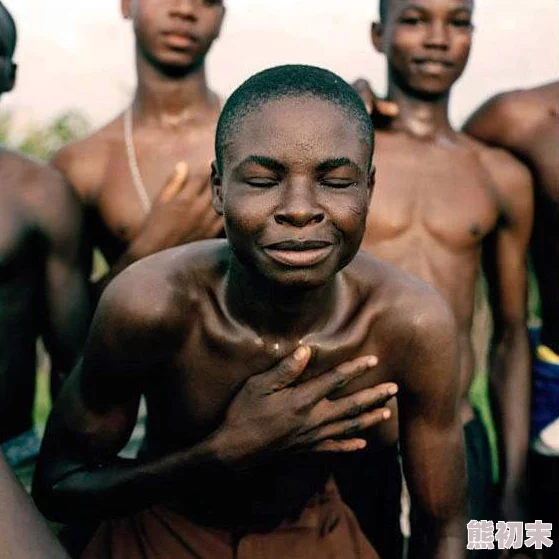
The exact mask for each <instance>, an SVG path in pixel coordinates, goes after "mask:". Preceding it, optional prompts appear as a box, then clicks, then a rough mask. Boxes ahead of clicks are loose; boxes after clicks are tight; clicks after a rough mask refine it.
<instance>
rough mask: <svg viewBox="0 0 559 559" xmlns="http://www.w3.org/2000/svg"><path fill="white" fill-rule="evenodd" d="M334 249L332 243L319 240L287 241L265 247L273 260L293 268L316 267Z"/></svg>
mask: <svg viewBox="0 0 559 559" xmlns="http://www.w3.org/2000/svg"><path fill="white" fill-rule="evenodd" d="M332 249H333V245H332V243H329V242H327V241H318V240H307V241H296V240H295V241H294V240H287V241H281V242H278V243H272V244H270V245H267V246H265V247H264V251H265V252H266V254H267V255H268V256H269V257H270V258H271V259H272V260H275V261H276V262H278V263H280V264H283V265H285V266H289V267H293V268H304V267H309V266H315V265H316V264H319V263H321V262H323V261H324V260H326V258H328V256H330V253H331V252H332Z"/></svg>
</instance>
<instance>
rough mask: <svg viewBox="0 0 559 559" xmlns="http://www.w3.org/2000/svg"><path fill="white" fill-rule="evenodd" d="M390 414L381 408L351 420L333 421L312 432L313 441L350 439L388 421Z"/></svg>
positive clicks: (387, 410)
mask: <svg viewBox="0 0 559 559" xmlns="http://www.w3.org/2000/svg"><path fill="white" fill-rule="evenodd" d="M391 415H392V412H391V411H390V410H389V409H388V408H381V409H378V410H373V411H369V412H365V413H362V414H361V415H359V416H357V417H353V418H351V419H344V420H342V421H335V422H333V423H330V424H328V425H324V426H323V427H319V428H318V429H316V430H315V431H313V432H312V437H313V439H314V440H315V441H317V442H320V441H322V440H327V439H338V438H340V437H341V438H343V439H347V438H352V437H353V436H354V435H357V434H359V433H362V432H363V431H366V430H367V429H370V428H371V427H373V426H375V425H377V424H379V423H382V422H383V421H387V420H388V419H390V417H391Z"/></svg>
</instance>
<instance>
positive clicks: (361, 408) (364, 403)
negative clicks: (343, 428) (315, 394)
mask: <svg viewBox="0 0 559 559" xmlns="http://www.w3.org/2000/svg"><path fill="white" fill-rule="evenodd" d="M397 392H398V387H397V385H395V384H394V383H392V382H387V383H384V384H380V385H378V386H375V387H373V388H365V389H363V390H360V391H359V392H355V393H354V394H351V395H350V396H345V397H344V398H339V399H337V400H332V401H329V402H328V405H327V406H325V407H323V408H321V409H320V410H318V411H320V413H321V414H324V413H327V414H328V416H327V417H323V418H322V421H321V423H325V422H326V421H335V420H338V419H343V418H349V417H357V416H359V415H360V414H362V413H363V412H365V411H366V410H370V409H371V408H379V407H381V406H384V405H385V404H386V403H387V402H388V401H389V400H390V399H391V398H392V397H393V396H395V395H396V394H397Z"/></svg>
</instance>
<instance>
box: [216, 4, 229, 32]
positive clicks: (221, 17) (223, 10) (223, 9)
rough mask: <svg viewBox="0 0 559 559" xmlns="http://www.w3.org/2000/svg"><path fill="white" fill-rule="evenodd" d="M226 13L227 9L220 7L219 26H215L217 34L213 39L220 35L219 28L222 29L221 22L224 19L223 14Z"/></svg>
mask: <svg viewBox="0 0 559 559" xmlns="http://www.w3.org/2000/svg"><path fill="white" fill-rule="evenodd" d="M226 13H227V8H226V7H225V6H222V7H221V16H220V20H219V25H218V26H217V33H216V36H215V38H216V39H217V38H218V37H219V36H220V35H221V28H222V27H223V21H224V19H225V14H226Z"/></svg>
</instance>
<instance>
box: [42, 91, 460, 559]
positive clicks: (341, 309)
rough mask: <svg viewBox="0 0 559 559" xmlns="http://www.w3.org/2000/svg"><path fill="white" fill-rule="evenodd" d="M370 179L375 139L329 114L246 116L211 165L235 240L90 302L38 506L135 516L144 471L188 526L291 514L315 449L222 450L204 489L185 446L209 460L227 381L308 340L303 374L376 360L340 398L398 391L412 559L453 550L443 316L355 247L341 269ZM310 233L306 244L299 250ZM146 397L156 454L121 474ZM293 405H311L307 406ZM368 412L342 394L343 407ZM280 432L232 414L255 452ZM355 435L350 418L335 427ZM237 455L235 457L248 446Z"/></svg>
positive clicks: (247, 381) (319, 480) (451, 378)
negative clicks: (120, 455)
mask: <svg viewBox="0 0 559 559" xmlns="http://www.w3.org/2000/svg"><path fill="white" fill-rule="evenodd" d="M372 177H373V175H372V174H370V146H369V145H367V143H366V142H364V141H363V140H362V139H361V134H360V133H359V134H357V133H356V125H355V123H354V122H353V121H352V120H351V119H348V117H347V115H346V113H345V112H343V111H342V110H340V109H338V108H337V107H336V106H335V105H332V104H331V103H329V102H326V101H322V100H317V99H315V98H312V97H311V98H302V99H301V98H296V99H292V98H290V97H287V98H285V99H281V100H278V101H273V102H272V101H270V102H268V103H266V104H265V105H263V107H262V108H260V109H259V110H258V111H256V112H254V113H253V114H251V115H250V116H248V117H245V119H244V121H243V124H242V127H241V129H240V131H238V132H237V133H236V135H235V141H234V142H230V144H228V148H227V153H226V156H225V163H224V170H223V174H221V173H219V172H218V171H217V169H216V168H214V188H215V199H214V204H215V206H216V208H217V209H218V211H219V212H220V213H223V214H224V217H225V222H226V230H227V235H228V239H229V240H228V241H205V242H200V243H195V244H191V245H188V246H185V247H179V248H175V249H170V250H168V251H165V252H162V253H160V254H157V255H154V256H152V257H150V258H147V259H145V260H143V261H141V262H138V263H136V264H135V265H133V266H131V267H130V268H128V269H127V270H126V271H125V272H124V273H123V274H121V275H120V276H119V277H118V278H117V279H116V280H115V281H114V282H113V283H112V284H111V286H110V287H109V288H108V289H107V290H106V291H105V293H104V295H103V298H102V300H101V303H100V305H99V308H98V310H97V314H96V318H95V319H94V323H93V328H92V332H91V335H90V339H89V342H88V344H87V348H86V351H85V353H84V360H83V363H82V365H81V367H80V368H79V370H78V371H77V372H76V373H75V375H74V376H73V377H72V380H71V382H69V383H68V384H67V387H66V390H65V392H64V394H63V395H62V397H61V398H60V399H59V401H58V403H57V406H56V409H55V411H54V413H53V416H52V418H51V421H50V423H49V426H48V428H47V432H46V435H45V444H44V447H43V455H42V460H41V464H40V467H39V476H38V479H37V480H36V481H37V482H38V483H37V486H36V490H37V495H38V496H39V495H42V498H41V500H42V502H43V504H44V505H45V507H46V508H48V509H50V512H52V513H55V514H57V515H60V516H62V515H63V514H65V515H69V516H73V515H75V514H84V513H85V511H87V512H89V513H91V512H92V511H95V513H97V514H98V515H100V516H104V515H107V514H109V513H110V511H113V510H114V508H115V507H118V509H119V510H120V509H122V508H123V507H126V505H127V504H128V506H130V503H133V506H135V507H141V506H142V502H141V501H142V499H145V500H147V499H149V497H147V496H146V495H147V494H148V493H150V492H153V490H154V487H153V485H154V484H155V482H156V477H155V476H154V475H153V474H152V475H149V472H154V471H157V472H158V473H157V475H158V476H160V483H161V487H159V488H158V489H159V491H158V492H156V494H158V495H159V498H160V499H163V497H162V496H161V495H170V496H172V502H173V508H174V509H175V510H176V509H178V510H182V511H183V514H185V515H186V516H187V517H189V518H191V519H192V520H194V521H195V522H198V523H202V524H205V525H210V526H211V525H218V526H221V527H231V529H233V528H234V527H235V526H237V527H238V526H244V527H245V529H248V530H249V531H250V529H251V528H250V527H251V526H262V525H264V526H267V525H269V526H274V525H276V524H277V522H278V520H281V519H282V518H289V517H292V516H293V515H295V516H296V515H297V513H298V512H299V511H300V510H301V509H302V507H303V506H304V505H305V503H306V502H307V501H308V500H309V498H311V496H312V495H313V494H315V493H316V492H318V491H320V490H321V488H322V487H323V486H324V483H325V481H326V480H327V478H328V477H329V475H330V472H331V460H332V459H331V458H330V457H329V456H328V455H325V454H317V453H314V454H313V453H309V452H301V453H299V454H294V453H293V452H290V453H287V452H286V453H284V454H283V455H282V454H281V453H279V454H278V452H277V450H278V449H277V444H275V443H272V442H271V443H269V448H268V453H269V456H270V459H269V460H267V459H266V452H265V450H266V449H263V450H261V451H260V453H259V460H257V461H253V462H251V463H249V464H248V465H246V466H245V467H244V468H240V467H239V464H238V458H237V457H235V456H231V455H230V453H223V452H218V453H217V456H218V463H219V462H220V461H221V463H222V466H221V467H219V468H218V469H217V470H216V469H215V468H206V469H205V470H202V473H200V472H199V471H198V472H197V473H196V476H195V477H196V479H197V480H198V481H197V483H192V479H193V477H194V474H193V470H192V469H190V470H186V469H185V468H186V465H185V466H181V463H184V455H185V452H186V453H188V451H185V450H184V449H188V448H189V447H190V448H191V449H196V448H200V445H202V446H204V447H206V448H207V446H206V443H205V442H204V441H207V440H208V437H209V440H213V441H214V443H213V444H214V447H215V444H216V443H215V441H216V440H217V441H222V439H223V437H222V436H220V433H222V434H223V435H224V431H223V430H222V429H223V427H222V428H220V429H218V431H217V432H215V430H216V428H217V427H218V426H219V425H220V422H221V421H222V419H223V416H224V414H225V423H224V425H225V427H227V428H228V430H229V434H228V435H227V437H225V438H226V439H227V440H229V441H231V442H232V440H233V439H232V435H231V430H232V428H231V426H232V425H234V424H235V423H236V422H239V421H241V420H242V418H243V413H242V412H243V406H242V404H241V403H240V402H238V401H235V400H234V401H233V403H232V404H231V406H230V407H229V410H228V411H227V412H226V409H227V406H228V405H229V403H230V402H231V399H232V398H233V397H234V396H235V394H236V393H237V392H238V390H239V388H240V387H241V386H245V387H246V388H248V389H250V390H254V389H255V388H256V387H257V386H258V385H259V382H260V381H258V375H259V373H261V372H262V371H265V370H267V369H269V368H270V367H271V366H273V365H274V363H276V362H277V360H278V358H281V357H282V356H284V355H288V354H289V353H290V352H292V351H293V350H294V349H295V348H296V347H297V346H300V345H303V347H307V346H309V347H310V348H311V349H312V358H311V359H310V363H309V364H308V366H307V367H306V369H305V373H304V377H303V378H305V379H310V378H315V377H316V378H317V379H321V378H323V377H322V376H321V374H322V373H325V372H326V371H329V370H331V369H332V367H336V366H337V365H338V364H340V363H342V362H346V361H348V360H352V359H354V358H357V357H360V356H367V355H375V356H377V357H378V364H377V365H376V366H374V367H370V368H368V369H367V370H366V371H365V372H364V373H363V374H362V375H360V376H359V378H358V379H356V380H354V381H352V382H351V383H349V384H347V385H346V386H343V387H341V388H340V389H339V391H338V392H337V394H336V398H340V397H342V396H344V395H350V394H354V393H355V396H354V397H355V398H357V397H358V393H356V391H357V390H359V389H367V390H369V389H370V388H371V387H373V386H376V385H378V384H379V383H384V382H389V381H390V382H394V383H396V384H397V385H398V386H399V394H398V408H399V429H400V433H399V437H400V441H401V445H402V454H403V461H404V468H405V471H406V474H407V477H408V480H409V487H410V493H411V495H412V500H413V502H414V506H415V510H416V511H417V523H418V526H419V527H420V529H421V532H419V533H421V534H422V537H421V538H419V537H418V538H417V539H416V546H417V547H416V550H417V555H416V556H417V557H422V558H425V559H428V558H431V557H437V558H441V559H442V558H443V557H444V558H445V559H448V558H460V557H464V556H465V549H466V545H465V529H464V527H465V462H464V452H463V437H462V429H461V424H460V418H459V415H458V394H459V383H458V375H457V370H456V343H455V336H454V332H455V330H454V320H453V318H452V314H451V312H450V310H449V309H448V308H447V306H446V305H445V304H444V302H443V301H442V299H441V298H440V297H439V296H438V295H437V294H436V293H435V292H434V291H433V290H432V289H431V288H430V287H428V286H427V285H426V284H424V283H423V282H420V281H419V280H416V279H414V278H412V277H410V276H408V275H407V274H405V273H404V272H402V271H400V270H397V269H396V268H394V267H392V266H391V265H389V264H385V263H382V262H381V261H379V260H377V259H375V258H374V257H372V256H370V255H366V254H363V253H358V255H357V256H355V258H354V259H353V261H352V262H351V263H350V264H349V265H347V267H344V266H346V264H348V262H350V261H351V260H352V258H353V257H354V255H355V253H356V251H357V250H358V247H359V242H360V240H361V237H362V235H363V231H364V228H365V220H366V215H367V208H368V204H369V197H370V189H371V187H372V181H373V178H372ZM311 240H312V243H313V246H312V247H310V246H309V247H307V248H305V246H306V245H304V244H301V243H309V242H311ZM229 243H231V244H229ZM318 245H319V246H318ZM231 246H233V247H234V249H235V250H234V252H232V250H231ZM340 269H341V271H339V272H338V270H340ZM117 332H118V335H116V333H117ZM375 362H376V360H375ZM255 375H257V376H255ZM141 393H144V394H145V396H146V399H147V402H148V409H149V415H148V422H149V425H148V427H149V430H148V442H149V445H148V456H149V458H147V460H146V461H145V462H143V463H138V462H128V463H127V465H123V463H122V462H119V463H115V456H116V453H117V452H118V451H119V450H120V448H121V447H122V445H123V444H124V442H125V441H126V438H127V436H128V434H129V432H130V430H131V428H132V426H133V424H134V419H135V413H136V409H137V404H138V400H139V396H140V394H141ZM307 398H308V397H307ZM359 398H361V396H359ZM294 399H295V400H298V401H299V402H304V401H305V397H304V395H303V394H302V393H300V395H299V396H297V397H294ZM342 401H343V399H342V400H338V399H332V400H327V401H325V402H323V403H322V404H321V406H322V408H324V409H336V407H337V406H339V405H340V402H342ZM362 407H363V404H362V403H361V404H360V403H359V402H358V401H355V402H354V403H353V413H358V412H359V411H360V410H362ZM233 416H235V417H238V418H241V419H236V420H235V421H233ZM247 417H248V418H249V419H250V414H247ZM288 417H290V416H288ZM272 419H274V421H272ZM247 421H248V420H247ZM290 421H293V419H291V420H290ZM276 422H277V419H276V418H274V416H273V415H272V417H271V419H270V420H269V421H261V422H260V428H258V427H255V425H251V427H250V430H249V429H248V428H247V427H243V424H242V421H241V423H240V424H239V429H237V430H236V431H235V429H233V431H232V432H233V433H235V432H236V433H237V435H235V437H236V438H239V437H244V438H245V440H246V437H247V434H248V433H254V434H253V435H251V436H252V437H254V438H255V439H257V440H259V439H263V438H264V437H263V435H262V433H266V432H267V431H269V430H274V429H275V424H276ZM170 425H174V426H175V428H174V429H169V426H170ZM365 425H366V424H365V423H363V422H355V421H349V422H348V423H347V424H346V429H347V434H350V433H355V432H358V431H359V430H362V429H363V428H364V427H365ZM365 435H366V436H367V439H368V440H369V444H371V445H373V446H375V445H376V444H377V443H378V444H381V443H383V442H394V441H395V439H396V438H397V437H398V433H397V432H396V422H395V421H394V420H390V421H389V422H388V423H387V424H385V427H384V428H380V427H379V428H376V429H373V430H371V431H369V432H368V433H364V436H365ZM220 444H221V445H222V444H223V443H222V442H221V443H220ZM193 445H194V446H193ZM236 446H238V447H240V449H241V450H237V453H238V452H241V453H242V452H243V450H242V449H243V448H245V447H246V443H243V444H240V443H239V445H236ZM274 450H275V451H276V452H274ZM244 452H247V451H246V450H244ZM214 456H215V454H214ZM181 460H182V461H183V462H181ZM212 463H214V462H212ZM223 466H226V467H225V468H224V467H223ZM146 472H147V473H146ZM181 472H190V474H189V475H186V473H183V474H182V475H181ZM189 482H190V484H188V483H189ZM150 488H151V489H150ZM163 490H164V493H162V491H163ZM152 494H153V493H152ZM167 499H171V497H167ZM168 502H169V501H168ZM147 504H149V503H144V504H143V506H147ZM247 527H248V528H247Z"/></svg>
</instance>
